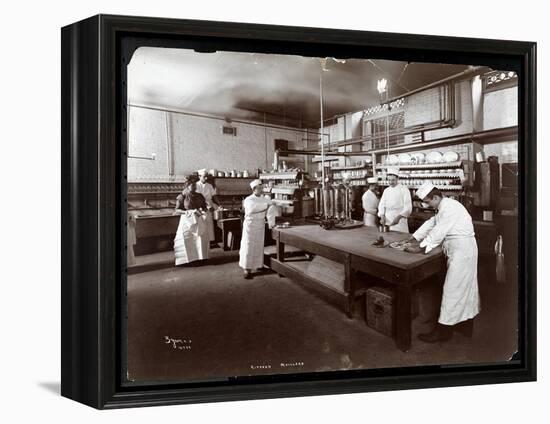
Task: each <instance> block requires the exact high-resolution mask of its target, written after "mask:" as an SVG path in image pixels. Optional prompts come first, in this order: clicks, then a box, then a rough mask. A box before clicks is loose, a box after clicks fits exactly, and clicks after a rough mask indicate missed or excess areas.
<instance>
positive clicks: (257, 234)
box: [239, 180, 272, 279]
mask: <svg viewBox="0 0 550 424" xmlns="http://www.w3.org/2000/svg"><path fill="white" fill-rule="evenodd" d="M250 187H251V188H252V190H253V193H252V194H251V195H250V196H248V197H247V198H246V199H244V201H243V207H244V222H243V234H242V238H241V248H240V250H239V266H240V267H241V268H242V269H244V278H246V279H250V278H252V274H251V272H252V270H255V269H260V268H262V267H263V264H264V235H265V220H266V215H267V212H268V209H269V207H270V206H271V205H272V202H271V200H270V199H268V198H266V197H264V196H262V181H261V180H254V181H252V182H251V183H250Z"/></svg>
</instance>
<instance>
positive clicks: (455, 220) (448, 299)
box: [412, 183, 480, 343]
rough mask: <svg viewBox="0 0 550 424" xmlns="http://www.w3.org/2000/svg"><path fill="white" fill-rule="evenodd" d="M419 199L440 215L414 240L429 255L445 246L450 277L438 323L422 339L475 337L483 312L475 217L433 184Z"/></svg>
mask: <svg viewBox="0 0 550 424" xmlns="http://www.w3.org/2000/svg"><path fill="white" fill-rule="evenodd" d="M416 195H417V197H418V198H420V200H422V201H423V202H426V203H428V204H429V205H430V206H431V207H432V208H434V209H436V210H437V213H436V215H435V216H433V217H432V218H430V219H429V220H428V221H426V222H425V223H424V224H423V225H422V226H421V227H420V228H419V229H418V230H417V231H416V232H415V233H414V234H413V236H412V238H414V239H415V240H417V241H419V242H420V247H422V248H425V249H426V250H425V252H426V253H428V252H430V251H431V250H432V249H434V248H435V247H437V246H439V245H442V247H443V252H444V253H445V256H447V275H446V276H445V283H444V285H443V296H442V299H441V309H440V312H439V320H438V323H437V324H436V326H435V328H434V329H433V330H432V331H431V332H429V333H426V334H420V335H419V336H418V337H419V339H420V340H422V341H424V342H428V343H435V342H440V341H446V340H449V339H451V338H452V335H453V330H459V331H461V332H463V333H464V334H465V335H468V336H471V334H472V331H473V318H474V317H475V316H476V315H477V314H478V313H479V311H480V305H479V292H478V285H477V257H478V252H477V243H476V239H475V236H474V226H473V223H472V217H471V216H470V214H469V213H468V211H467V210H466V208H465V207H464V206H463V205H462V204H461V203H460V202H458V201H456V200H454V199H450V198H447V197H443V196H442V194H441V192H440V191H439V190H438V189H437V188H435V186H433V185H432V184H431V183H426V184H424V185H423V186H422V187H420V188H419V189H418V191H417V193H416Z"/></svg>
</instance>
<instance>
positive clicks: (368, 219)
mask: <svg viewBox="0 0 550 424" xmlns="http://www.w3.org/2000/svg"><path fill="white" fill-rule="evenodd" d="M361 202H362V204H363V211H364V212H363V223H364V224H365V225H366V226H368V227H376V226H377V225H378V222H377V221H378V219H377V218H376V215H377V214H378V204H379V203H380V199H378V196H376V194H375V193H374V192H373V191H371V190H367V191H365V193H363V197H362V198H361Z"/></svg>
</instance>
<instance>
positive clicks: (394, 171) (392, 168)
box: [386, 166, 399, 177]
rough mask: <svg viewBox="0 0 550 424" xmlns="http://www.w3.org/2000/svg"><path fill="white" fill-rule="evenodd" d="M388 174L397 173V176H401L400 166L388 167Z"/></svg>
mask: <svg viewBox="0 0 550 424" xmlns="http://www.w3.org/2000/svg"><path fill="white" fill-rule="evenodd" d="M386 175H395V176H396V177H399V168H398V167H397V166H388V169H386Z"/></svg>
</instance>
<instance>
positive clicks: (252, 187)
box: [250, 180, 262, 190]
mask: <svg viewBox="0 0 550 424" xmlns="http://www.w3.org/2000/svg"><path fill="white" fill-rule="evenodd" d="M261 184H262V180H254V181H252V182H251V183H250V188H251V189H252V190H254V187H256V186H259V185H261Z"/></svg>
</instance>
